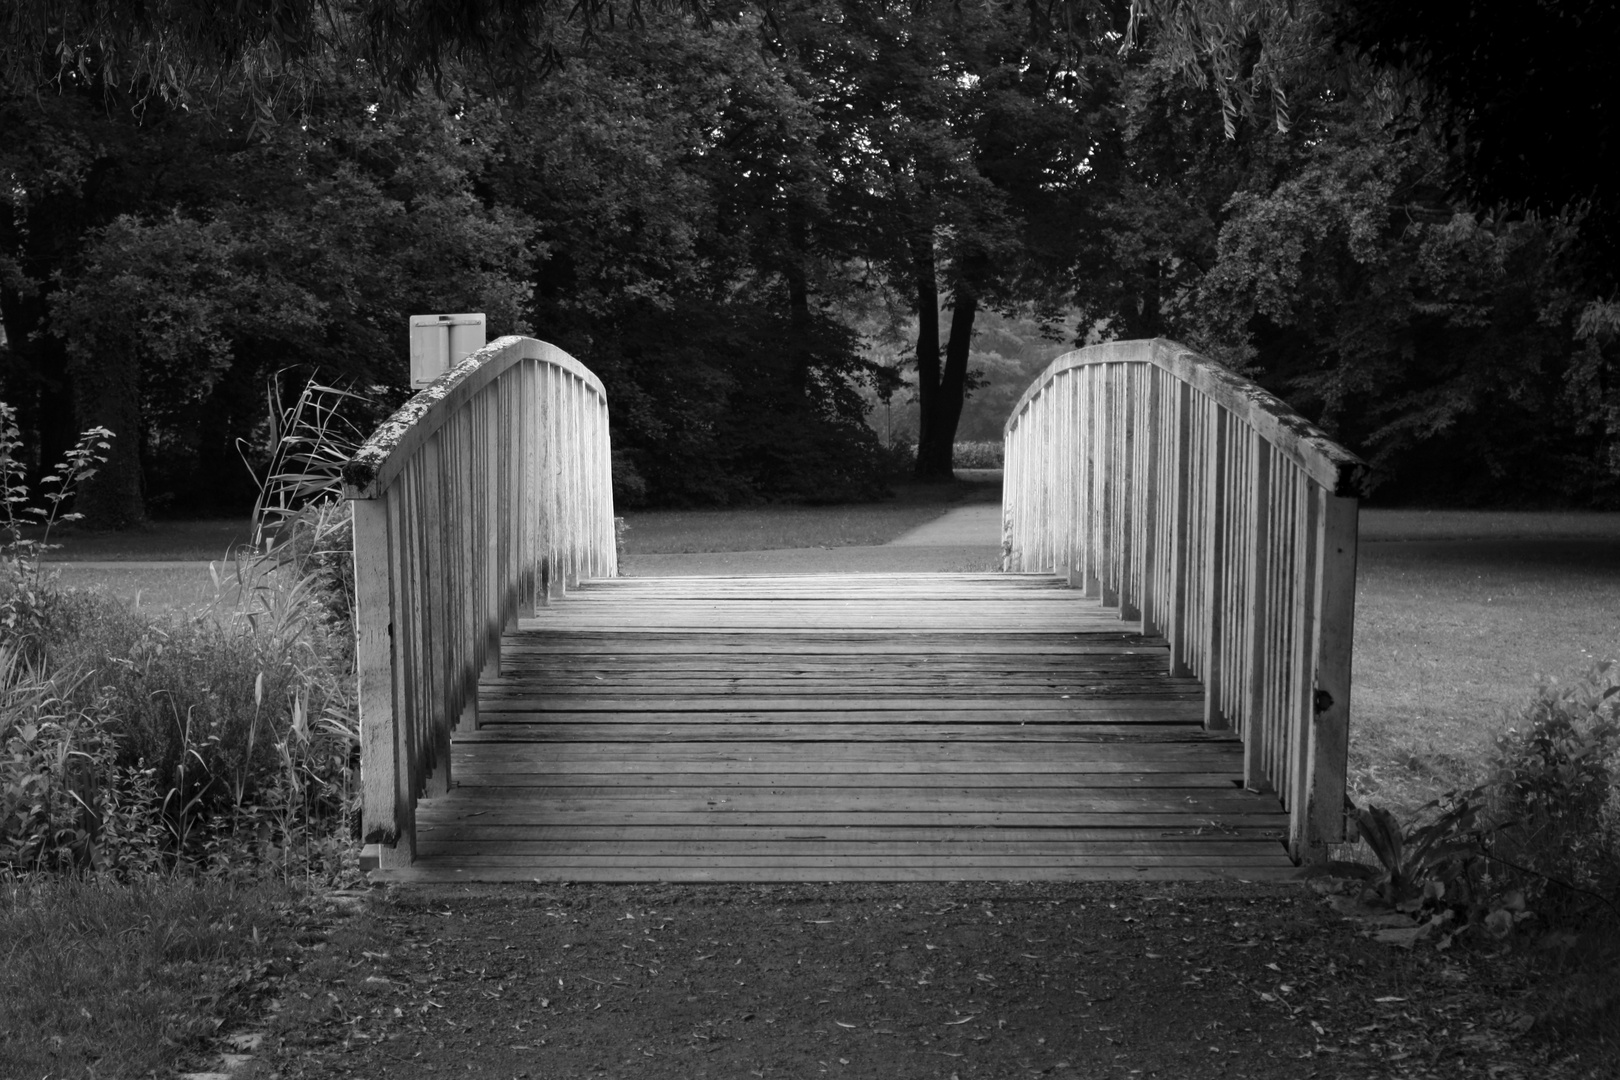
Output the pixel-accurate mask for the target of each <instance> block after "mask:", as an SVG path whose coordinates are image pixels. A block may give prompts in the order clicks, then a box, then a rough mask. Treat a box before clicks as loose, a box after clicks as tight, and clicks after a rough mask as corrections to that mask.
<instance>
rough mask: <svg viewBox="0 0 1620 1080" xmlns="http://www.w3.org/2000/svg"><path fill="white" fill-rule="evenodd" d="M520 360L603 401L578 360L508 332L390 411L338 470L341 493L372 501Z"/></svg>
mask: <svg viewBox="0 0 1620 1080" xmlns="http://www.w3.org/2000/svg"><path fill="white" fill-rule="evenodd" d="M522 360H540V361H543V362H545V363H549V364H553V365H555V366H557V367H559V368H562V369H564V370H566V371H568V372H570V373H571V374H573V375H575V376H577V377H579V378H580V379H583V380H584V381H585V383H586V385H588V386H589V387H590V388H591V389H592V390H594V391H595V392H596V394H597V396H599V397H602V398H606V397H607V393H606V391H605V390H604V389H603V387H602V381H601V380H600V379H598V378H597V377H596V375H595V374H593V373H592V372H591V371H590V369H589V368H587V367H585V365H584V364H581V363H580V362H579V361H578V360H575V359H574V358H573V357H572V356H570V355H568V354H567V353H566V352H564V351H563V350H561V349H559V348H557V347H556V346H555V345H552V344H550V343H549V342H545V341H539V340H537V339H535V338H531V337H520V336H518V335H515V334H509V335H507V336H505V337H500V338H496V339H495V340H494V341H492V342H490V343H489V344H488V345H485V346H484V347H483V348H482V349H479V350H478V351H477V352H474V353H472V354H470V355H468V356H467V358H466V359H464V360H462V361H461V363H459V364H457V365H456V366H455V367H453V368H451V369H450V370H449V371H447V372H445V373H444V374H443V375H440V376H439V377H438V378H437V379H435V380H433V382H432V383H430V384H428V385H427V386H426V387H424V388H423V389H422V390H420V391H418V392H417V393H416V395H415V396H414V397H412V398H411V399H410V400H409V401H407V402H406V403H405V404H403V405H401V406H400V407H399V408H398V409H396V410H394V413H393V415H392V416H390V417H389V418H388V419H387V420H384V421H383V422H382V423H381V424H380V425H379V426H378V427H377V430H376V431H374V432H372V434H371V437H370V438H369V439H367V440H366V441H365V443H364V444H363V445H362V446H361V447H360V449H359V450H357V451H356V452H355V454H354V456H353V457H352V458H350V459H349V462H348V464H346V465H344V467H343V493H344V495H345V497H347V498H350V499H374V498H376V497H377V496H378V494H380V493H381V490H382V489H383V488H384V487H386V486H387V484H388V481H390V480H391V479H393V475H394V474H395V473H397V472H398V468H399V466H398V461H399V459H400V458H401V457H403V456H408V455H409V454H410V453H411V452H412V451H414V450H415V449H416V448H417V447H418V446H420V445H421V444H422V443H423V442H424V441H425V440H426V439H427V438H428V437H429V436H431V435H432V434H433V432H435V431H437V430H438V429H439V427H440V426H441V425H442V424H443V423H444V421H445V420H446V419H447V418H448V417H449V416H450V415H451V413H453V412H454V411H455V410H456V409H457V408H458V407H460V406H461V405H462V404H463V403H464V402H465V401H467V400H468V399H469V398H470V397H471V396H472V395H473V394H475V393H477V392H478V391H479V390H482V389H483V388H484V387H485V386H487V385H489V383H490V382H491V381H493V380H494V379H497V378H499V377H500V375H501V374H502V373H503V372H505V371H506V370H507V369H508V368H510V367H512V366H513V365H514V364H516V363H518V362H520V361H522Z"/></svg>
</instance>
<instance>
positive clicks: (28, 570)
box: [0, 401, 113, 649]
mask: <svg viewBox="0 0 1620 1080" xmlns="http://www.w3.org/2000/svg"><path fill="white" fill-rule="evenodd" d="M112 437H113V433H112V432H111V431H108V430H107V429H106V428H104V427H92V428H90V429H88V430H87V431H85V432H84V434H82V435H80V436H79V441H78V442H77V443H75V444H74V446H73V448H72V449H71V450H69V451H68V452H67V453H66V454H65V455H64V456H63V459H62V462H61V463H60V464H59V465H58V466H57V467H56V471H55V472H52V473H49V474H48V475H46V476H45V477H44V478H43V480H42V481H41V482H42V483H44V484H46V485H48V486H49V490H47V491H45V492H44V493H43V499H44V505H43V506H40V505H36V504H35V502H34V500H33V499H32V498H31V497H30V493H29V490H28V485H27V483H26V482H25V479H26V476H27V468H26V466H25V465H24V464H23V461H22V433H21V432H20V431H19V429H18V427H17V410H16V409H14V408H12V407H11V406H10V405H8V404H6V403H5V402H3V401H0V488H3V495H0V515H3V516H0V531H3V534H4V539H3V540H0V641H4V640H8V639H9V640H15V641H20V642H23V643H24V644H25V647H28V648H32V649H37V648H38V642H39V640H40V639H41V638H42V636H43V635H44V634H45V633H46V632H47V631H48V629H49V624H50V622H51V620H52V618H53V616H54V614H55V613H56V605H55V603H54V600H55V596H56V590H55V589H54V588H51V587H49V586H50V584H51V582H52V581H53V580H54V576H53V575H47V574H46V573H45V572H44V569H43V567H42V566H41V565H40V556H41V555H43V554H44V553H45V552H46V551H49V550H51V549H52V548H54V547H55V546H56V545H54V544H52V543H51V542H50V538H51V530H53V529H54V528H56V526H58V525H62V524H66V523H68V522H72V521H77V520H79V517H80V515H79V514H76V513H70V512H68V511H67V509H66V506H67V503H68V501H69V500H70V499H71V498H72V496H73V492H74V489H76V488H77V487H78V486H79V484H81V483H83V482H84V481H85V480H88V479H90V478H91V477H92V476H94V475H95V474H96V466H97V465H99V464H100V463H101V462H103V461H105V460H106V451H107V450H108V448H109V447H110V446H111V445H112V444H111V443H110V442H109V440H110V439H111V438H112ZM30 527H32V528H38V529H39V530H40V535H39V536H38V537H37V538H36V537H31V536H27V535H25V532H24V530H25V529H29V528H30Z"/></svg>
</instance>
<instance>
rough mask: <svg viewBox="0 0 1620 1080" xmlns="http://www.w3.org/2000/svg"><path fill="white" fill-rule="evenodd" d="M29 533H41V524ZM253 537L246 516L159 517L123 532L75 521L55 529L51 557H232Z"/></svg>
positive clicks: (204, 559) (114, 559)
mask: <svg viewBox="0 0 1620 1080" xmlns="http://www.w3.org/2000/svg"><path fill="white" fill-rule="evenodd" d="M28 535H36V537H37V530H36V531H34V532H32V533H29V534H28ZM252 539H253V528H252V525H251V523H250V522H249V521H248V519H247V518H245V517H241V518H205V519H203V520H201V521H154V522H150V523H149V524H147V525H145V526H144V527H142V528H139V529H124V530H122V531H120V532H89V531H85V530H80V529H74V528H71V527H69V528H62V529H56V530H54V531H53V532H52V533H51V543H52V544H60V545H61V547H59V548H57V549H56V550H55V551H51V552H48V553H47V555H46V557H47V558H48V559H50V560H51V561H53V562H207V561H209V560H212V559H226V558H229V557H230V555H231V553H232V552H233V551H235V549H236V548H238V547H243V546H246V545H247V544H248V543H249V542H250V541H251V540H252Z"/></svg>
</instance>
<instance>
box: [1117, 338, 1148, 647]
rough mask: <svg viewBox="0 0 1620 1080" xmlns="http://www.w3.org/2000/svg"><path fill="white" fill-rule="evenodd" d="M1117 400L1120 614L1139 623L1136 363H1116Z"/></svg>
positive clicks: (1140, 614)
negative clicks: (1135, 571) (1133, 397)
mask: <svg viewBox="0 0 1620 1080" xmlns="http://www.w3.org/2000/svg"><path fill="white" fill-rule="evenodd" d="M1114 366H1115V368H1116V369H1117V372H1116V375H1115V381H1116V383H1117V384H1118V386H1117V389H1116V391H1115V394H1116V398H1117V400H1116V401H1115V403H1114V418H1113V419H1114V423H1115V436H1114V453H1115V460H1116V462H1117V463H1118V480H1117V481H1116V484H1117V491H1116V498H1117V499H1118V502H1117V504H1116V509H1115V514H1114V527H1115V529H1116V530H1117V534H1118V536H1119V545H1118V555H1117V559H1118V568H1117V570H1116V571H1115V574H1116V575H1117V576H1116V577H1115V579H1114V580H1115V581H1116V582H1118V595H1119V617H1120V619H1121V620H1123V621H1124V622H1137V621H1139V620H1140V619H1141V618H1142V609H1141V594H1140V593H1139V592H1137V591H1136V582H1135V580H1134V578H1133V569H1134V567H1135V563H1136V557H1137V547H1138V544H1137V540H1136V530H1137V520H1138V519H1137V516H1136V513H1135V511H1136V499H1137V486H1138V483H1139V480H1140V477H1139V475H1138V473H1137V471H1136V423H1135V421H1136V406H1135V402H1134V401H1133V399H1132V392H1133V391H1134V390H1135V389H1136V387H1135V380H1134V378H1133V375H1132V371H1133V369H1134V368H1135V367H1136V365H1135V364H1116V365H1114Z"/></svg>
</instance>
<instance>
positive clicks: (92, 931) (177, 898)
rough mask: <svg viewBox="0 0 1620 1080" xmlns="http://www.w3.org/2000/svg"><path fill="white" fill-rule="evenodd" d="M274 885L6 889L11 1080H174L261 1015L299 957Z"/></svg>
mask: <svg viewBox="0 0 1620 1080" xmlns="http://www.w3.org/2000/svg"><path fill="white" fill-rule="evenodd" d="M292 899H293V898H292V896H291V894H290V893H288V891H287V890H285V889H282V888H280V887H278V886H274V885H255V886H251V887H242V888H234V887H231V886H228V885H223V884H219V883H215V882H207V883H197V882H192V881H188V880H185V879H178V880H162V879H151V880H138V881H136V882H133V883H131V884H128V885H110V884H103V883H97V882H88V883H87V882H79V881H73V880H56V881H53V880H46V881H43V882H38V883H19V882H16V881H12V882H9V883H6V884H4V885H0V947H3V948H0V952H3V955H4V957H5V962H4V963H0V1075H3V1076H6V1077H18V1078H21V1077H66V1076H109V1077H110V1076H149V1075H163V1076H169V1075H173V1069H174V1066H175V1064H176V1058H177V1057H179V1058H181V1059H182V1060H186V1059H190V1060H194V1061H196V1062H197V1063H199V1064H201V1063H202V1062H203V1061H205V1060H207V1059H209V1058H212V1057H214V1056H215V1054H216V1052H217V1049H218V1047H219V1039H220V1037H221V1036H224V1035H229V1034H231V1033H232V1031H233V1028H232V1027H230V1026H229V1025H231V1024H234V1023H239V1022H243V1021H246V1020H248V1019H249V1018H252V1017H254V1016H256V1014H257V1013H258V1012H259V1011H260V1009H261V1007H262V1004H263V1003H262V1001H261V1000H260V998H261V997H262V996H263V995H264V994H265V993H267V992H268V990H269V989H270V987H271V985H272V983H271V977H272V976H273V975H275V974H278V971H277V965H278V964H284V963H285V961H284V960H283V959H281V958H282V957H285V956H286V955H287V954H289V953H290V952H291V951H292V948H291V941H290V932H289V931H290V927H289V922H290V920H289V919H288V918H287V914H286V909H287V908H288V907H289V905H290V902H291V901H292Z"/></svg>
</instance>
